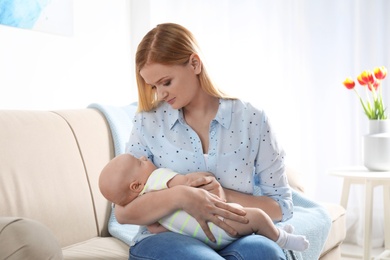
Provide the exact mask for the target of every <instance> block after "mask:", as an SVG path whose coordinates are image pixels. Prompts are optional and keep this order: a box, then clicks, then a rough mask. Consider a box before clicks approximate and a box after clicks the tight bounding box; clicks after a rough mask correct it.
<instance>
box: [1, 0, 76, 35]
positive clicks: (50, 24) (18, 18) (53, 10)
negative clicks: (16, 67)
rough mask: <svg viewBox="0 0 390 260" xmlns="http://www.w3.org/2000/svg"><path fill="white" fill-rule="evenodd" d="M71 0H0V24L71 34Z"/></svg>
mask: <svg viewBox="0 0 390 260" xmlns="http://www.w3.org/2000/svg"><path fill="white" fill-rule="evenodd" d="M72 1H73V0H0V24H3V25H7V26H13V27H18V28H23V29H32V30H37V31H43V32H49V33H55V34H62V35H68V36H70V35H72V34H73V2H72Z"/></svg>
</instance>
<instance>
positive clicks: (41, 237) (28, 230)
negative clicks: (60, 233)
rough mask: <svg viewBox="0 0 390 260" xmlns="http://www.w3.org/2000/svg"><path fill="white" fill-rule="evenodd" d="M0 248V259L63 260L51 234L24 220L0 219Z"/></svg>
mask: <svg viewBox="0 0 390 260" xmlns="http://www.w3.org/2000/svg"><path fill="white" fill-rule="evenodd" d="M0 248H1V250H0V259H9V260H12V259H63V256H62V250H61V248H60V246H59V244H58V242H57V240H56V238H55V237H54V235H53V234H52V232H51V231H50V230H49V229H48V228H47V227H46V226H44V225H43V224H41V223H39V222H37V221H35V220H31V219H26V218H18V217H0Z"/></svg>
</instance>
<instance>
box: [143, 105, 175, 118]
mask: <svg viewBox="0 0 390 260" xmlns="http://www.w3.org/2000/svg"><path fill="white" fill-rule="evenodd" d="M173 116H177V110H174V109H172V108H171V107H170V106H169V105H168V104H166V103H162V104H161V105H159V106H158V107H156V108H155V109H153V110H150V111H140V112H137V114H136V117H137V118H138V119H151V118H155V119H163V118H166V117H173Z"/></svg>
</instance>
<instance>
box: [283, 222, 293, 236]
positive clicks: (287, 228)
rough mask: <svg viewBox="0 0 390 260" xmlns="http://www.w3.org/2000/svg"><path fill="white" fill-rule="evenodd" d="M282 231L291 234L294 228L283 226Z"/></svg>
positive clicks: (288, 225) (287, 225)
mask: <svg viewBox="0 0 390 260" xmlns="http://www.w3.org/2000/svg"><path fill="white" fill-rule="evenodd" d="M283 230H284V231H286V232H287V233H289V234H292V233H293V232H294V227H293V226H292V225H290V224H286V225H284V226H283Z"/></svg>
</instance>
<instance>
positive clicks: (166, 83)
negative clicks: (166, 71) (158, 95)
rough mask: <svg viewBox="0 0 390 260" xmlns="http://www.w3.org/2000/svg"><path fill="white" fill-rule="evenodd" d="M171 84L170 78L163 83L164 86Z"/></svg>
mask: <svg viewBox="0 0 390 260" xmlns="http://www.w3.org/2000/svg"><path fill="white" fill-rule="evenodd" d="M169 85H171V81H170V80H168V81H166V82H164V84H163V86H164V87H168V86H169Z"/></svg>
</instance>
